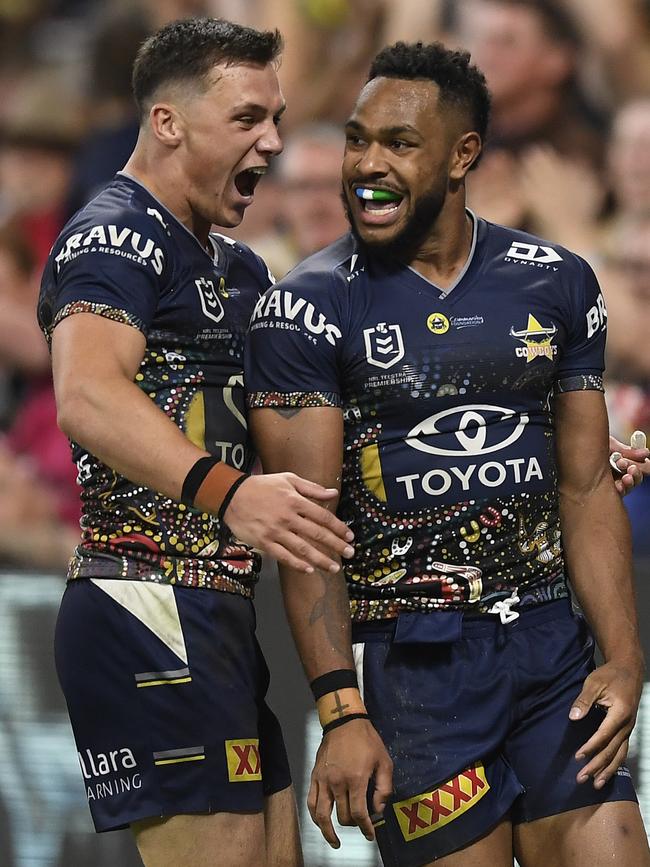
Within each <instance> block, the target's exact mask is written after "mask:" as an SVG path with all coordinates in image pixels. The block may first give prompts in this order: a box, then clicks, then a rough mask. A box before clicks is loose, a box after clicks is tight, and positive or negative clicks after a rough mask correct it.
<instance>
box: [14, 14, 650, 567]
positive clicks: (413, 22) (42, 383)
mask: <svg viewBox="0 0 650 867" xmlns="http://www.w3.org/2000/svg"><path fill="white" fill-rule="evenodd" d="M196 14H210V15H217V16H223V17H226V18H230V19H232V20H235V21H239V22H241V23H245V24H251V25H253V26H256V27H259V28H268V27H278V28H279V29H280V30H281V32H282V33H283V35H284V37H285V45H286V49H285V55H284V59H283V63H282V67H281V70H280V76H281V81H282V85H283V90H284V93H285V96H286V99H287V103H288V106H289V107H288V110H287V112H286V115H285V117H284V118H283V121H282V133H283V138H284V141H285V150H284V153H283V154H282V156H281V157H280V158H279V159H278V160H277V164H276V166H275V167H274V170H273V172H272V173H271V174H270V175H268V176H267V177H265V178H264V179H263V181H262V182H261V183H260V185H259V186H258V188H257V191H256V196H255V198H256V201H255V204H254V205H253V207H252V208H251V209H249V211H248V213H247V215H246V218H245V220H244V223H243V224H242V226H241V227H239V228H238V230H237V231H236V233H235V234H236V236H237V237H238V238H240V239H242V240H244V241H246V242H247V243H249V244H251V246H252V247H253V248H254V249H255V250H256V251H257V252H259V253H260V254H261V255H262V256H263V257H264V258H265V259H266V260H267V261H268V263H269V265H270V267H271V270H273V271H274V272H275V274H276V276H278V277H280V276H282V275H283V274H285V273H286V272H287V271H288V270H289V269H290V268H291V267H292V266H293V265H294V264H295V263H296V262H298V261H299V260H300V259H301V258H304V257H305V256H307V255H309V254H310V253H312V252H314V251H315V250H317V249H319V248H320V247H322V246H324V245H326V244H329V243H330V242H331V241H333V240H334V239H335V238H337V237H338V236H339V235H341V234H342V233H343V232H345V231H346V229H347V223H346V219H345V216H344V214H343V209H342V206H341V202H340V180H339V169H340V161H341V155H342V149H343V136H342V133H341V130H340V127H341V122H342V121H343V120H344V119H345V117H346V115H347V113H348V112H349V110H350V108H351V106H352V103H353V101H354V98H355V95H356V93H357V92H358V90H359V88H360V86H361V85H362V84H363V82H364V80H365V74H366V71H367V68H368V66H369V61H370V58H371V57H372V56H373V54H374V53H375V52H376V51H377V50H378V49H379V48H380V47H381V46H382V45H383V44H386V43H388V42H393V41H395V40H397V39H404V40H407V41H416V40H420V39H421V40H423V41H431V40H434V39H440V40H442V41H444V42H445V43H447V44H448V45H450V46H453V47H458V46H462V47H465V48H467V49H469V50H470V51H471V54H472V57H473V59H474V61H475V62H476V63H477V64H478V65H479V66H480V67H481V68H482V69H483V71H484V72H485V74H486V76H487V79H488V84H489V86H490V89H491V92H492V97H493V118H492V123H491V128H490V134H489V138H488V142H487V145H486V152H485V155H484V158H483V160H482V162H481V165H480V166H479V168H478V169H477V170H476V171H475V172H473V173H472V175H471V177H470V181H469V199H470V205H471V206H472V207H473V208H474V209H475V210H476V211H477V212H478V213H479V214H480V215H481V216H484V217H486V218H488V219H491V220H494V221H496V222H499V223H503V224H505V225H509V226H513V227H517V228H523V229H526V230H528V231H531V232H534V233H535V234H538V235H541V236H542V237H543V238H546V239H548V240H550V241H552V242H556V243H560V244H563V245H564V246H567V247H569V248H572V249H574V250H575V251H577V252H579V253H580V254H581V255H583V256H585V258H587V260H588V261H589V262H590V263H591V265H592V267H593V268H594V269H595V271H596V273H597V275H598V277H599V279H600V281H601V285H602V287H603V290H604V292H605V296H606V300H607V305H608V310H609V345H608V378H607V400H608V404H609V409H610V418H611V427H612V433H613V434H614V435H616V436H617V437H618V438H619V439H621V440H626V439H628V438H629V435H630V433H631V432H632V431H633V430H635V429H644V430H646V431H648V432H649V433H650V0H616V2H612V0H427V2H423V0H20V2H12V0H0V49H1V50H0V565H6V564H13V565H23V566H27V567H33V568H39V569H54V570H62V569H63V568H64V566H65V562H66V560H67V558H68V556H69V553H70V551H71V549H72V547H73V545H74V543H75V539H76V538H77V537H78V535H79V528H78V504H77V491H76V485H75V473H76V470H75V467H74V466H73V464H72V462H71V460H70V452H69V447H68V444H67V442H66V441H65V438H64V437H63V435H62V434H60V433H59V431H58V429H57V427H56V411H55V406H54V400H53V393H52V385H51V377H50V373H49V358H48V353H47V348H46V346H45V342H44V340H43V338H42V336H41V334H40V332H39V330H38V328H37V325H36V321H35V312H34V311H35V305H36V298H37V294H38V283H39V277H40V269H41V268H42V265H43V262H44V260H45V258H46V256H47V253H48V251H49V248H50V246H51V244H52V243H53V241H54V239H55V237H56V235H57V234H58V232H59V231H60V229H61V228H62V226H63V224H64V223H65V221H66V220H67V218H68V217H69V216H70V215H71V213H72V212H73V211H74V210H76V209H77V208H78V207H80V206H81V205H83V204H84V203H85V202H86V201H88V199H89V198H91V197H92V196H93V195H94V194H95V193H96V192H97V191H98V190H99V189H101V187H102V186H103V185H104V184H105V183H106V182H107V181H108V180H109V179H110V178H111V177H112V175H113V174H114V172H115V171H117V170H119V169H120V168H121V167H122V165H123V164H124V163H125V161H126V158H127V157H128V155H129V153H130V151H131V148H132V146H133V144H134V142H135V138H136V135H137V124H136V119H135V112H134V107H133V105H132V101H131V94H130V70H131V63H132V60H133V57H134V54H135V52H136V49H137V46H138V45H139V43H140V42H141V41H142V40H143V39H144V38H145V37H146V36H147V34H148V33H150V32H153V31H154V30H156V29H157V28H158V27H159V26H161V25H162V24H164V23H165V22H167V21H170V20H173V19H175V18H181V17H185V16H189V15H196ZM215 146H218V143H215ZM231 234H232V232H231ZM627 505H628V509H629V511H630V514H631V517H632V520H633V526H634V529H635V545H636V551H637V553H639V554H650V533H647V532H644V527H647V526H648V524H649V521H650V484H648V483H646V485H644V486H641V487H640V488H639V489H637V490H636V491H634V492H633V493H632V494H631V495H629V496H628V498H627Z"/></svg>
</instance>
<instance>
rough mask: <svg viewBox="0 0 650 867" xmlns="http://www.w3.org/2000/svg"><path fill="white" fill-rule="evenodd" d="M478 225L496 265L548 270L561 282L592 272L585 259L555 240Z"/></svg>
mask: <svg viewBox="0 0 650 867" xmlns="http://www.w3.org/2000/svg"><path fill="white" fill-rule="evenodd" d="M479 222H480V223H481V224H482V225H483V231H484V233H485V237H486V242H487V245H488V248H489V255H490V258H491V259H492V260H493V261H495V263H497V262H498V261H499V260H502V261H504V262H506V263H509V264H512V265H520V266H525V267H528V268H531V269H536V270H537V271H546V272H548V273H549V275H557V276H558V277H559V278H560V279H562V278H563V277H568V278H570V279H574V278H575V277H576V275H581V276H582V275H584V274H585V273H591V266H590V265H589V263H588V262H587V261H586V259H583V257H582V256H580V255H579V254H578V253H574V252H573V251H572V250H569V249H568V248H567V247H564V246H562V244H558V243H557V242H556V241H551V240H548V239H546V238H541V237H539V236H538V235H533V234H531V233H530V232H525V231H523V230H522V229H512V228H510V227H509V226H502V225H499V224H498V223H491V222H490V221H488V220H483V219H481V220H480V221H479Z"/></svg>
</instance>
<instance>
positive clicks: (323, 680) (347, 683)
mask: <svg viewBox="0 0 650 867" xmlns="http://www.w3.org/2000/svg"><path fill="white" fill-rule="evenodd" d="M309 686H310V687H311V691H312V693H313V696H314V700H315V701H318V699H319V698H322V697H323V696H324V695H327V693H328V692H334V690H336V689H359V684H358V682H357V673H356V671H354V670H351V669H349V668H337V669H336V670H335V671H328V672H327V674H322V675H321V676H320V677H317V678H315V680H312V682H311V683H310V684H309Z"/></svg>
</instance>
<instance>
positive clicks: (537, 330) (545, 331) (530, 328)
mask: <svg viewBox="0 0 650 867" xmlns="http://www.w3.org/2000/svg"><path fill="white" fill-rule="evenodd" d="M556 334H557V325H551V326H549V327H548V328H545V327H544V326H543V325H541V324H540V323H539V322H538V321H537V319H535V317H534V316H533V315H532V313H529V314H528V324H527V326H526V328H524V329H522V330H521V331H515V327H514V325H513V326H511V328H510V336H511V337H514V338H515V340H520V341H521V342H522V343H523V344H524V345H523V346H518V347H517V348H516V349H515V355H516V356H517V358H525V359H526V364H528V363H529V362H531V361H533V360H534V359H535V358H542V357H543V358H550V359H552V358H553V356H554V355H557V346H554V345H553V338H554V337H555V335H556Z"/></svg>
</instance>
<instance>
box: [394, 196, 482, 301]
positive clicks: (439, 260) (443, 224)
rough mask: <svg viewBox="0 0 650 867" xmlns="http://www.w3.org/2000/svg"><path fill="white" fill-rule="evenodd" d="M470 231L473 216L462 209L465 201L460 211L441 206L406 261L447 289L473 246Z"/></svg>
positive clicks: (437, 284) (432, 281)
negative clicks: (445, 209)
mask: <svg viewBox="0 0 650 867" xmlns="http://www.w3.org/2000/svg"><path fill="white" fill-rule="evenodd" d="M472 231H473V224H472V219H471V217H470V216H469V214H467V212H466V211H465V203H464V202H463V207H462V211H461V212H455V209H454V210H452V211H451V212H447V213H445V212H444V210H443V211H442V212H441V213H440V216H439V217H438V219H437V220H436V223H435V225H434V227H433V230H432V232H431V234H430V235H429V237H428V238H427V239H426V240H425V241H424V243H423V244H422V246H421V247H420V249H419V251H418V253H417V255H416V256H415V258H414V259H413V260H412V261H411V262H410V263H409V264H410V266H411V268H413V269H414V270H415V271H417V272H418V274H421V275H422V276H423V277H424V278H425V279H427V280H429V281H430V282H431V283H434V284H435V285H436V286H439V287H440V288H441V289H448V288H449V287H450V286H452V285H453V283H454V282H455V281H456V279H457V277H458V275H459V274H460V272H461V271H462V269H463V268H464V267H465V263H466V262H467V257H468V256H469V251H470V249H471V247H472Z"/></svg>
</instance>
